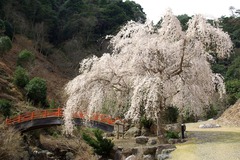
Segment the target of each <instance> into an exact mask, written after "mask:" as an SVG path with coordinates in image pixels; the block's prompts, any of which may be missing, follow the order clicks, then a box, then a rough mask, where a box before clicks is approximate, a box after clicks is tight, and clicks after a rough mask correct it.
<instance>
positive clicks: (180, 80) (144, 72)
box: [64, 10, 232, 132]
mask: <svg viewBox="0 0 240 160" xmlns="http://www.w3.org/2000/svg"><path fill="white" fill-rule="evenodd" d="M160 26H161V28H159V29H156V28H155V27H154V26H153V25H152V23H145V24H141V23H138V22H134V21H130V22H128V23H127V24H126V25H125V26H124V27H122V29H121V30H120V31H119V32H118V34H117V35H116V36H113V38H112V39H111V45H112V48H113V53H111V54H110V53H106V54H104V55H103V56H102V57H100V58H97V57H96V56H93V57H90V58H88V59H84V60H83V61H82V62H81V63H80V70H79V71H80V75H79V76H77V77H76V78H74V79H73V80H72V81H70V82H69V83H68V84H67V86H66V88H65V91H66V93H67V94H68V96H69V97H68V100H67V103H66V108H65V110H64V119H65V126H66V132H71V131H72V129H73V124H72V121H71V119H72V113H74V112H76V111H78V110H81V111H87V112H88V113H89V115H90V114H91V113H92V112H96V111H101V109H102V107H103V104H104V103H106V102H108V101H109V100H112V101H114V103H112V105H109V110H110V111H111V112H110V113H112V115H113V116H114V115H119V113H123V114H125V118H130V119H133V120H139V118H140V112H141V111H142V108H141V107H143V108H144V111H145V115H146V117H151V118H155V119H157V118H159V116H161V112H162V110H163V109H164V108H165V107H166V106H167V105H174V106H177V107H178V108H179V109H180V111H183V110H184V109H188V110H191V112H193V113H194V114H196V115H199V114H201V113H202V112H203V106H207V105H209V104H210V103H211V101H212V99H211V97H212V96H213V94H214V93H216V92H218V93H219V94H220V97H221V96H222V94H224V93H225V86H224V83H223V78H222V76H221V75H220V74H215V73H213V72H212V70H211V66H210V60H212V59H213V56H211V54H210V53H212V52H215V53H217V56H218V57H226V56H229V54H230V52H231V50H232V43H231V40H230V37H229V35H228V34H226V33H225V32H223V31H222V29H220V28H216V27H213V26H212V25H211V24H209V23H207V20H206V19H204V18H203V17H202V16H201V15H195V16H194V17H193V18H192V19H191V20H190V21H189V22H188V29H187V30H186V31H182V27H181V24H180V22H179V20H178V19H177V18H176V17H175V16H174V15H173V14H172V12H171V11H170V10H169V11H168V12H167V13H166V15H165V16H164V18H163V20H162V22H161V25H160Z"/></svg>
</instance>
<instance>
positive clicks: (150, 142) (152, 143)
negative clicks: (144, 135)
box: [148, 139, 157, 145]
mask: <svg viewBox="0 0 240 160" xmlns="http://www.w3.org/2000/svg"><path fill="white" fill-rule="evenodd" d="M155 144H157V139H149V141H148V145H155Z"/></svg>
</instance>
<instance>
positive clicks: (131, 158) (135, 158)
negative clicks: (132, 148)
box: [125, 155, 137, 160]
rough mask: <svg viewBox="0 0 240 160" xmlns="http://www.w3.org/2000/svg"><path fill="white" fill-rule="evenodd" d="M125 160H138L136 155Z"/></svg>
mask: <svg viewBox="0 0 240 160" xmlns="http://www.w3.org/2000/svg"><path fill="white" fill-rule="evenodd" d="M125 160H137V157H136V156H135V155H131V156H128V157H127V158H126V159H125Z"/></svg>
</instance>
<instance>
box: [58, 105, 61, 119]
mask: <svg viewBox="0 0 240 160" xmlns="http://www.w3.org/2000/svg"><path fill="white" fill-rule="evenodd" d="M60 112H61V110H60V108H59V107H58V110H57V116H58V117H60Z"/></svg>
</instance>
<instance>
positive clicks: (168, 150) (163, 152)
mask: <svg viewBox="0 0 240 160" xmlns="http://www.w3.org/2000/svg"><path fill="white" fill-rule="evenodd" d="M175 149H176V148H169V149H163V150H162V154H169V153H171V152H172V151H174V150H175Z"/></svg>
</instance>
